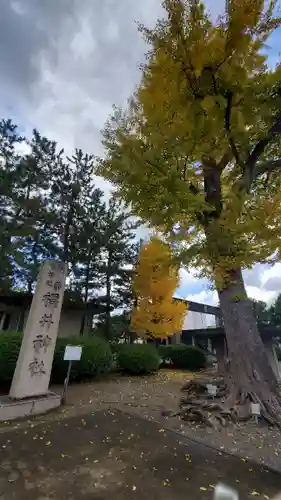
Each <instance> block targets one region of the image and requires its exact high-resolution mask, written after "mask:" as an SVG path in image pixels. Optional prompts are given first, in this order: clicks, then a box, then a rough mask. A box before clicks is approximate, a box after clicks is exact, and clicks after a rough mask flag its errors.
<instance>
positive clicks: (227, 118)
mask: <svg viewBox="0 0 281 500" xmlns="http://www.w3.org/2000/svg"><path fill="white" fill-rule="evenodd" d="M226 98H227V104H226V109H225V116H224V124H225V129H226V132H227V136H228V140H229V144H230V147H231V150H232V153H233V156H234V158H235V160H236V163H237V164H238V165H241V159H240V157H239V153H238V150H237V147H236V145H235V142H234V140H233V137H232V135H231V130H230V119H231V111H232V103H233V92H231V91H228V92H227V96H226ZM241 166H242V165H241Z"/></svg>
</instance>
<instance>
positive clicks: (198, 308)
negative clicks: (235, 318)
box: [174, 297, 221, 316]
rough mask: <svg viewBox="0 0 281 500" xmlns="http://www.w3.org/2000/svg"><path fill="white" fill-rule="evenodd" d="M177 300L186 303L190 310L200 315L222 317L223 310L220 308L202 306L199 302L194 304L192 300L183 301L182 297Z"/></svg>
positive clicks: (176, 298)
mask: <svg viewBox="0 0 281 500" xmlns="http://www.w3.org/2000/svg"><path fill="white" fill-rule="evenodd" d="M174 299H175V300H177V301H180V302H185V303H186V304H187V305H188V310H189V311H193V312H198V313H205V314H212V315H213V316H221V310H220V307H218V306H209V305H207V304H200V303H199V302H193V301H192V300H185V299H181V298H180V297H174Z"/></svg>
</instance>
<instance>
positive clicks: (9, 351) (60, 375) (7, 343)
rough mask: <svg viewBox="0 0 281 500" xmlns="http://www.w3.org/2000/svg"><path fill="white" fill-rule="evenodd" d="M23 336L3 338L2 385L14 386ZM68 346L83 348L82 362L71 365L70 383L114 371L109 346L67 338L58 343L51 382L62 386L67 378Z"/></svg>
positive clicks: (0, 344)
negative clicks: (14, 376)
mask: <svg viewBox="0 0 281 500" xmlns="http://www.w3.org/2000/svg"><path fill="white" fill-rule="evenodd" d="M21 341H22V334H20V333H13V332H5V333H2V334H1V335H0V385H1V386H2V387H7V386H9V385H10V384H11V381H12V378H13V374H14V370H15V367H16V363H17V359H18V355H19V351H20V346H21ZM67 344H72V345H82V346H83V349H82V356H81V360H80V361H75V362H73V364H72V370H71V380H77V381H81V380H85V379H91V378H93V377H98V376H100V375H103V374H106V373H108V372H109V371H110V369H111V367H112V352H111V349H110V347H109V344H108V343H107V342H106V341H105V340H103V339H101V338H98V337H85V338H83V337H65V338H58V339H57V342H56V348H55V354H54V360H53V366H52V373H51V382H52V383H55V384H61V383H63V382H64V379H65V377H66V373H67V368H68V363H67V361H64V360H63V354H64V350H65V346H66V345H67Z"/></svg>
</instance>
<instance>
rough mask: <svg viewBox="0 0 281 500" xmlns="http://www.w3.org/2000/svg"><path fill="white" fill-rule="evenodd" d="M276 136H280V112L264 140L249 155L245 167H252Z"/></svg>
mask: <svg viewBox="0 0 281 500" xmlns="http://www.w3.org/2000/svg"><path fill="white" fill-rule="evenodd" d="M278 134H281V111H280V113H279V114H278V115H277V117H276V120H275V123H274V124H273V125H272V127H271V128H270V129H269V131H268V133H267V136H266V137H264V139H261V140H260V141H259V142H258V143H257V144H256V145H255V147H254V149H253V150H252V152H251V153H250V154H249V156H248V159H247V165H251V166H252V167H254V166H255V164H256V162H257V161H258V159H259V158H260V157H261V155H262V154H263V153H264V151H265V148H266V146H267V145H268V144H269V143H270V142H271V141H272V139H274V136H275V135H278Z"/></svg>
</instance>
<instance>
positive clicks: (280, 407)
mask: <svg viewBox="0 0 281 500" xmlns="http://www.w3.org/2000/svg"><path fill="white" fill-rule="evenodd" d="M208 384H209V385H213V386H216V387H217V391H216V394H214V395H212V394H209V393H208V389H207V386H208ZM181 390H182V392H183V393H184V396H183V397H182V398H181V399H180V403H179V410H177V411H164V412H163V416H165V417H175V416H179V417H180V418H181V419H182V420H185V421H189V422H194V423H200V424H205V425H207V426H209V427H213V428H215V429H216V428H219V427H226V426H227V425H228V424H229V423H232V424H237V423H239V422H246V421H248V420H250V419H256V421H257V422H261V421H263V422H265V423H266V424H268V425H271V426H277V427H279V428H281V418H280V411H281V394H280V395H279V394H277V395H276V394H272V393H270V392H269V393H268V394H267V395H266V396H265V397H264V398H263V397H262V396H261V395H260V394H258V391H257V392H255V391H248V392H243V393H239V392H238V391H237V393H236V394H235V396H234V395H233V394H231V391H230V390H229V386H228V384H226V383H225V380H224V378H223V377H214V378H213V379H211V380H210V378H208V379H204V378H202V379H198V378H196V379H192V380H190V381H188V382H187V383H186V384H185V385H184V386H183V387H182V389H181ZM251 403H255V404H258V405H259V407H260V415H259V416H258V417H255V416H254V415H253V413H252V409H251Z"/></svg>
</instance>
